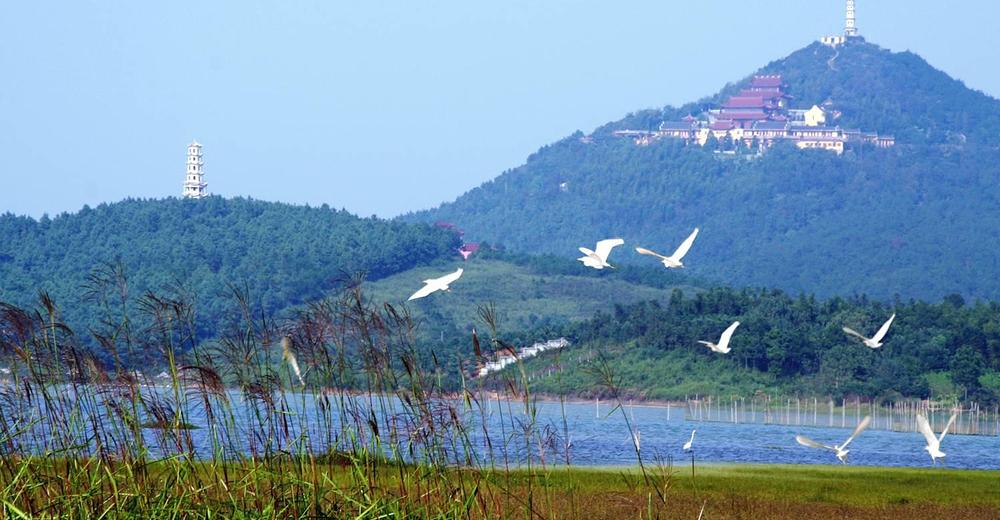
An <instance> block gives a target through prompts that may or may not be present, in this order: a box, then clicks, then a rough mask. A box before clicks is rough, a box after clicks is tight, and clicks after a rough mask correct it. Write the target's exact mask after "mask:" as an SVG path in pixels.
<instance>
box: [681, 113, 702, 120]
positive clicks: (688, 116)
mask: <svg viewBox="0 0 1000 520" xmlns="http://www.w3.org/2000/svg"><path fill="white" fill-rule="evenodd" d="M697 120H698V118H697V117H694V116H693V115H691V114H688V115H686V116H684V117H682V118H681V121H687V122H691V121H697Z"/></svg>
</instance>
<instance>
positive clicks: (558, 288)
mask: <svg viewBox="0 0 1000 520" xmlns="http://www.w3.org/2000/svg"><path fill="white" fill-rule="evenodd" d="M439 264H440V265H433V266H421V267H415V268H413V269H410V270H408V271H404V272H402V273H398V274H394V275H392V276H389V277H386V278H383V279H381V280H378V281H375V282H371V283H367V284H365V292H366V293H367V296H368V297H369V298H371V299H372V301H375V302H382V301H386V302H393V303H395V302H401V301H405V300H406V298H407V297H409V295H410V294H412V293H413V292H414V291H415V290H416V289H418V288H420V287H421V285H422V284H421V280H425V279H427V278H433V277H437V276H440V275H441V274H443V273H445V272H447V271H450V270H452V269H454V268H455V265H454V264H451V263H449V264H444V263H439ZM567 264H568V265H567ZM462 267H463V268H464V269H465V272H464V273H463V275H462V278H460V279H459V280H458V281H457V282H455V284H454V285H453V289H454V290H453V291H450V292H448V293H444V294H434V295H432V296H430V297H427V298H423V299H420V300H415V301H412V302H408V304H407V305H408V306H409V308H410V309H411V310H412V311H413V314H414V317H416V318H417V320H418V321H419V329H418V331H419V333H420V334H421V336H422V337H424V338H427V339H430V340H432V341H433V342H435V343H437V342H438V340H439V339H441V338H445V337H447V338H448V339H449V340H451V339H454V338H458V339H459V341H458V342H457V343H456V344H455V346H456V348H458V349H461V350H463V351H464V350H466V349H467V344H466V339H467V338H468V334H467V333H468V331H469V327H471V326H473V325H477V324H479V325H480V326H482V322H481V320H480V319H479V315H478V308H479V306H480V305H484V304H489V303H492V304H493V305H494V306H495V308H496V310H497V314H498V316H499V318H500V320H499V321H500V323H499V326H500V329H501V330H502V331H503V332H504V333H505V334H507V335H510V334H518V333H521V332H523V331H528V330H531V331H532V334H533V336H532V337H531V338H530V339H527V340H526V341H534V340H538V339H546V338H544V336H545V335H546V333H547V332H546V331H551V330H555V329H558V328H559V327H562V326H564V325H567V324H569V323H571V322H575V321H582V320H587V319H591V318H592V317H593V316H594V315H595V314H596V313H597V312H599V311H605V312H607V311H611V310H613V309H615V308H616V307H619V306H623V305H632V304H635V303H638V302H643V301H658V302H662V303H664V304H666V302H667V301H668V300H669V298H670V294H671V292H672V291H673V289H683V290H686V291H688V292H697V291H698V290H700V289H699V288H698V287H699V285H698V282H697V281H692V280H690V279H688V278H687V277H683V276H671V277H667V276H661V275H660V273H658V272H653V270H651V269H637V268H632V269H625V270H623V271H622V272H614V271H611V272H598V271H595V270H592V269H587V270H580V269H578V267H579V266H578V265H572V263H571V262H569V261H566V260H562V259H557V258H551V257H550V258H545V257H534V258H527V257H516V256H512V255H503V254H493V255H483V256H473V257H472V258H471V259H470V260H469V261H467V262H465V263H463V264H462ZM558 330H561V329H558ZM549 334H555V332H549Z"/></svg>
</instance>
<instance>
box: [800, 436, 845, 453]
mask: <svg viewBox="0 0 1000 520" xmlns="http://www.w3.org/2000/svg"><path fill="white" fill-rule="evenodd" d="M795 442H797V443H799V444H801V445H803V446H808V447H810V448H819V449H821V450H830V451H837V448H834V447H833V446H827V445H826V444H820V443H818V442H816V441H814V440H812V439H810V438H809V437H806V436H804V435H796V436H795Z"/></svg>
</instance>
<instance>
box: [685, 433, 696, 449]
mask: <svg viewBox="0 0 1000 520" xmlns="http://www.w3.org/2000/svg"><path fill="white" fill-rule="evenodd" d="M696 431H698V430H691V438H690V439H689V440H688V441H687V442H685V443H684V451H687V450H690V449H691V443H693V442H694V432H696Z"/></svg>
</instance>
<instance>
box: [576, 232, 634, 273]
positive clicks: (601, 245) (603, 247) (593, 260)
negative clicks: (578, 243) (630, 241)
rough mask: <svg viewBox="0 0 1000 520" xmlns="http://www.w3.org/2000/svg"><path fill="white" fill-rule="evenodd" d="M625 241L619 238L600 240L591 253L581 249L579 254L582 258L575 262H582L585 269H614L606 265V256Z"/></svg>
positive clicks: (584, 248) (583, 248)
mask: <svg viewBox="0 0 1000 520" xmlns="http://www.w3.org/2000/svg"><path fill="white" fill-rule="evenodd" d="M624 243H625V241H624V240H622V239H620V238H608V239H606V240H601V241H600V242H598V243H597V247H595V248H594V250H593V251H591V250H589V249H587V248H586V247H581V248H580V252H581V253H583V255H584V256H581V257H580V258H577V260H579V261H581V262H583V265H585V266H587V267H593V268H594V269H604V268H605V267H611V268H614V266H613V265H611V264H609V263H608V255H610V254H611V250H612V249H614V248H615V247H618V246H620V245H622V244H624Z"/></svg>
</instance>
